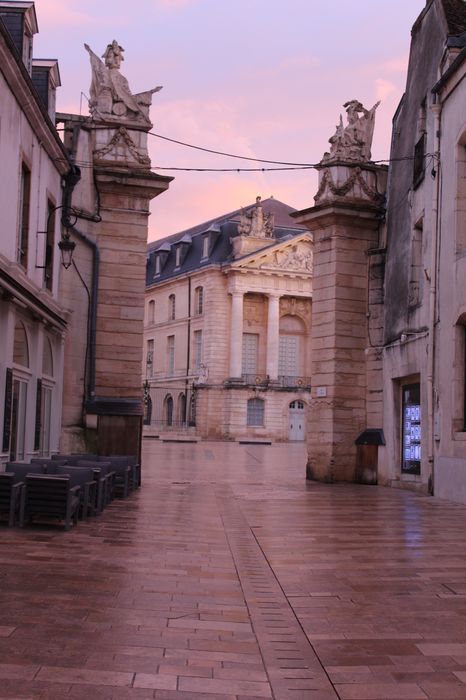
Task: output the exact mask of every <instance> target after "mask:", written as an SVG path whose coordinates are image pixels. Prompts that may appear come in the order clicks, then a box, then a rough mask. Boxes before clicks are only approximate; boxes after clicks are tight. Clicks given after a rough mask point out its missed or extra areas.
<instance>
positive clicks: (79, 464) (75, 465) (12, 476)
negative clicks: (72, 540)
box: [0, 454, 141, 530]
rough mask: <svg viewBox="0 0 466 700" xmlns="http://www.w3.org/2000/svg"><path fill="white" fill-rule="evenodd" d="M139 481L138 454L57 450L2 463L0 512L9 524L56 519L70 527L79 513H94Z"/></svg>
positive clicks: (136, 485)
mask: <svg viewBox="0 0 466 700" xmlns="http://www.w3.org/2000/svg"><path fill="white" fill-rule="evenodd" d="M140 484H141V472H140V467H139V464H138V463H137V458H136V457H134V456H130V455H110V456H106V455H95V454H67V455H65V454H57V455H53V456H52V457H51V458H34V459H33V460H32V461H31V462H30V464H26V463H24V462H7V464H6V466H5V472H0V517H4V518H6V521H7V524H8V526H9V527H13V526H14V525H15V524H19V525H20V527H23V526H24V524H25V523H26V522H28V523H32V522H33V521H35V520H37V519H38V518H41V519H43V518H45V519H47V520H50V519H55V520H59V521H61V522H63V524H64V526H65V529H66V530H69V529H70V527H71V526H72V524H75V525H76V524H77V522H78V518H80V519H81V520H86V519H87V518H88V517H90V516H96V515H99V514H100V513H102V511H103V510H104V508H106V507H107V506H108V505H109V504H110V503H111V502H112V500H113V499H114V498H116V497H121V498H127V497H128V496H129V495H130V493H131V492H133V491H134V490H135V489H137V488H139V486H140Z"/></svg>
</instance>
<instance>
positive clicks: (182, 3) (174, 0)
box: [155, 0, 198, 10]
mask: <svg viewBox="0 0 466 700" xmlns="http://www.w3.org/2000/svg"><path fill="white" fill-rule="evenodd" d="M196 2H198V0H155V6H156V7H158V8H159V9H161V10H179V9H180V8H182V7H186V6H187V5H194V3H196Z"/></svg>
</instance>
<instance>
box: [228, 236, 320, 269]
mask: <svg viewBox="0 0 466 700" xmlns="http://www.w3.org/2000/svg"><path fill="white" fill-rule="evenodd" d="M234 267H235V268H242V269H248V270H264V271H266V270H267V271H276V272H283V271H286V272H290V273H296V274H307V275H311V274H312V271H313V252H312V241H311V240H310V235H309V234H304V235H303V236H299V237H296V238H293V239H291V240H287V241H286V242H284V243H281V244H279V245H276V246H273V247H272V248H269V249H267V250H265V251H263V252H257V253H255V254H253V255H249V256H248V257H247V259H243V260H241V261H238V262H237V263H235V264H234Z"/></svg>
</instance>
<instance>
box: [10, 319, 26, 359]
mask: <svg viewBox="0 0 466 700" xmlns="http://www.w3.org/2000/svg"><path fill="white" fill-rule="evenodd" d="M13 362H14V363H15V364H16V365H22V366H23V367H29V348H28V339H27V335H26V328H25V327H24V323H23V322H22V321H19V320H18V321H16V325H15V335H14V340H13Z"/></svg>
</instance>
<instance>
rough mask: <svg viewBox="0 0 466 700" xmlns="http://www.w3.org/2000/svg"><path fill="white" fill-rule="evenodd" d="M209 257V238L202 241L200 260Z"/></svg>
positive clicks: (205, 237) (206, 237)
mask: <svg viewBox="0 0 466 700" xmlns="http://www.w3.org/2000/svg"><path fill="white" fill-rule="evenodd" d="M208 257H209V236H204V238H203V239H202V260H205V258H208Z"/></svg>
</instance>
